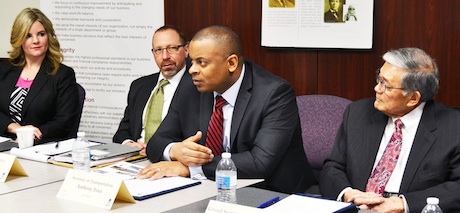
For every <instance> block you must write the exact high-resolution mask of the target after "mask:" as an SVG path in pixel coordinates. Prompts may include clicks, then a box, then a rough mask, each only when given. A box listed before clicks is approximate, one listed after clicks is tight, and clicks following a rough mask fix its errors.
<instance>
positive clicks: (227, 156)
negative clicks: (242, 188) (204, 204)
mask: <svg viewBox="0 0 460 213" xmlns="http://www.w3.org/2000/svg"><path fill="white" fill-rule="evenodd" d="M231 157H232V154H231V153H229V152H224V153H222V160H220V161H219V164H217V168H216V185H217V200H218V201H221V202H227V203H236V181H237V174H236V166H235V163H233V161H232V159H231Z"/></svg>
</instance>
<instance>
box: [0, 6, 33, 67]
mask: <svg viewBox="0 0 460 213" xmlns="http://www.w3.org/2000/svg"><path fill="white" fill-rule="evenodd" d="M26 7H35V8H40V0H0V58H9V55H8V53H7V51H9V50H10V49H11V45H10V35H11V27H12V26H13V22H14V19H15V18H16V15H18V13H19V12H21V10H22V9H24V8H26Z"/></svg>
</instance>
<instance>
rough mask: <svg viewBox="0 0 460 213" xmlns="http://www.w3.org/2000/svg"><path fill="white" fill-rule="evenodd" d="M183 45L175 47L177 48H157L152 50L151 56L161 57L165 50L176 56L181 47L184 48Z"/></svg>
mask: <svg viewBox="0 0 460 213" xmlns="http://www.w3.org/2000/svg"><path fill="white" fill-rule="evenodd" d="M184 46H185V44H182V45H177V46H169V47H164V48H158V49H152V52H153V54H155V55H161V54H162V53H163V50H166V51H167V52H168V53H169V54H176V53H177V52H179V49H180V48H181V47H184Z"/></svg>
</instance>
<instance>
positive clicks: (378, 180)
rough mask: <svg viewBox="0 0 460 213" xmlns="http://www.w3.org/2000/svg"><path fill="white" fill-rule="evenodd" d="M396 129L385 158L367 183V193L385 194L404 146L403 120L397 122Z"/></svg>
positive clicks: (386, 149) (384, 153) (383, 157)
mask: <svg viewBox="0 0 460 213" xmlns="http://www.w3.org/2000/svg"><path fill="white" fill-rule="evenodd" d="M395 125H396V129H395V132H394V133H393V135H392V136H391V139H390V142H389V143H388V145H387V147H386V148H385V151H384V152H383V156H382V158H381V159H380V161H379V162H378V164H377V166H376V167H375V169H374V171H373V172H372V176H371V177H370V178H369V180H368V182H367V187H366V192H375V193H377V194H383V192H384V191H385V186H386V185H387V183H388V180H389V179H390V177H391V173H392V172H393V170H394V168H395V166H396V162H398V159H399V153H400V152H401V144H402V131H401V128H402V127H403V125H404V124H403V122H402V121H401V119H397V120H395Z"/></svg>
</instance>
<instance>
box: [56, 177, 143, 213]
mask: <svg viewBox="0 0 460 213" xmlns="http://www.w3.org/2000/svg"><path fill="white" fill-rule="evenodd" d="M57 197H58V198H64V199H67V200H73V201H76V202H80V203H85V204H88V205H92V206H96V207H100V208H104V209H111V208H112V205H113V202H114V201H115V199H119V200H123V201H126V202H129V203H134V202H135V201H134V198H133V197H132V196H131V194H130V193H129V191H128V189H127V188H126V185H125V184H124V182H123V180H121V179H119V178H112V177H108V176H106V175H101V174H97V173H90V172H85V171H80V170H73V169H69V172H68V173H67V175H66V178H65V180H64V183H62V185H61V188H60V189H59V192H58V194H57Z"/></svg>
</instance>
